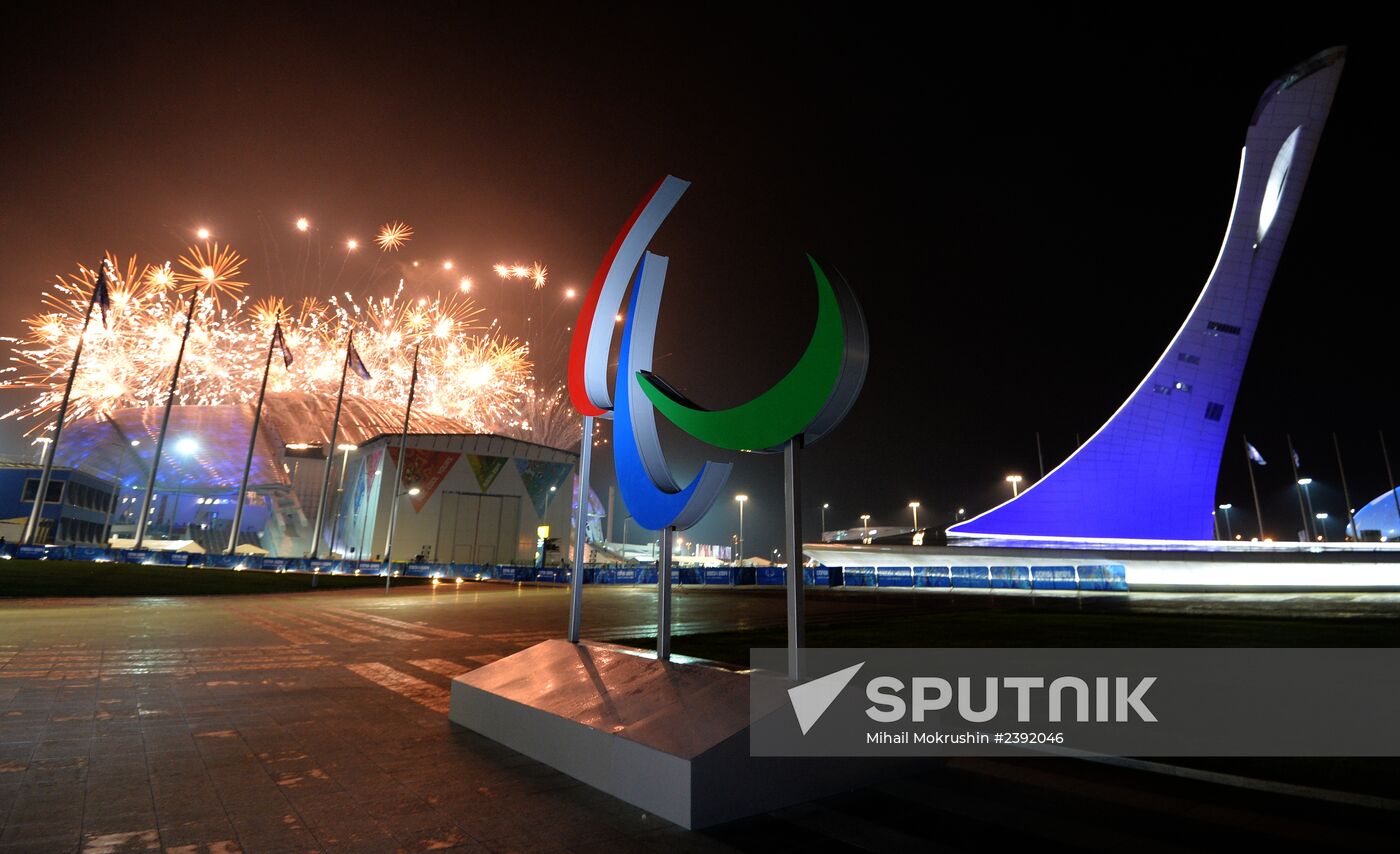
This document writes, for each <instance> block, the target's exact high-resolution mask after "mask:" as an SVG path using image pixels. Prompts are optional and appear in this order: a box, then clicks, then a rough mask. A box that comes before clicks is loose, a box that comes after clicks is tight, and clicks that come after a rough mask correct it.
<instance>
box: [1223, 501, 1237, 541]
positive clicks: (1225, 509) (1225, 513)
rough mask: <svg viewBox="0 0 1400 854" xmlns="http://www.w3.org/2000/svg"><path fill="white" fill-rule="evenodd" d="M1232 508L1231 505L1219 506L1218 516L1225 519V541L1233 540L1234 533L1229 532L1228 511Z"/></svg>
mask: <svg viewBox="0 0 1400 854" xmlns="http://www.w3.org/2000/svg"><path fill="white" fill-rule="evenodd" d="M1234 506H1235V505H1233V504H1222V505H1220V515H1222V516H1224V517H1225V539H1227V540H1233V539H1234V538H1235V532H1234V531H1232V530H1230V510H1231V509H1232V508H1233V507H1234Z"/></svg>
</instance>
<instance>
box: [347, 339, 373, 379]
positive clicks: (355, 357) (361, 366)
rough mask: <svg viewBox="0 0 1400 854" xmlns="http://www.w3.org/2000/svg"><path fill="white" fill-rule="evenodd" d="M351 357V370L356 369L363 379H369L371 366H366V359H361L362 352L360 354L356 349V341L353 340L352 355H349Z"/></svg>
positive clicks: (351, 345) (351, 344)
mask: <svg viewBox="0 0 1400 854" xmlns="http://www.w3.org/2000/svg"><path fill="white" fill-rule="evenodd" d="M349 359H350V370H352V371H354V372H355V373H357V374H359V375H360V379H362V380H367V379H369V368H366V367H365V361H364V359H361V358H360V354H359V353H358V352H356V351H355V343H354V342H353V341H352V342H351V343H350V356H349Z"/></svg>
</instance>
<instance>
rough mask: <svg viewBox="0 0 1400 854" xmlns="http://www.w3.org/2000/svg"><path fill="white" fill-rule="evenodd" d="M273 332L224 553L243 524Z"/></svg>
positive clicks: (232, 545)
mask: <svg viewBox="0 0 1400 854" xmlns="http://www.w3.org/2000/svg"><path fill="white" fill-rule="evenodd" d="M276 341H277V334H276V333H275V332H274V333H273V335H272V337H271V338H270V339H269V340H268V342H267V362H266V363H265V364H264V365H263V378H262V385H261V386H259V387H258V405H257V406H256V407H254V409H253V430H252V432H251V433H249V434H248V456H247V458H245V459H244V460H243V480H242V481H241V482H240V483H239V485H238V504H237V505H236V506H235V507H234V510H233V530H231V531H229V532H228V549H227V550H225V552H224V554H230V555H231V554H233V553H234V550H235V549H237V548H238V529H239V528H241V527H242V526H243V503H244V501H245V499H246V497H247V495H248V475H249V474H251V473H252V471H253V449H254V448H256V447H257V443H258V426H259V425H260V424H262V410H263V399H264V398H265V397H266V396H267V376H268V374H270V373H272V349H273V347H274V346H275V345H276Z"/></svg>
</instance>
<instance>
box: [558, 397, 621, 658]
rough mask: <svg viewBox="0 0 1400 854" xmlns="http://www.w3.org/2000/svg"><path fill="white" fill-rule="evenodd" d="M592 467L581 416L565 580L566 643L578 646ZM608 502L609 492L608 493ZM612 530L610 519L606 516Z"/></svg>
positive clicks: (589, 425)
mask: <svg viewBox="0 0 1400 854" xmlns="http://www.w3.org/2000/svg"><path fill="white" fill-rule="evenodd" d="M592 468H593V416H592V415H585V416H583V434H582V437H581V438H580V439H579V448H578V509H577V510H575V511H574V574H573V576H572V577H571V578H570V579H569V643H578V639H579V632H580V630H581V629H582V626H583V553H584V549H585V548H586V547H587V545H588V480H589V478H590V476H591V475H592ZM609 498H610V499H611V493H609ZM608 527H609V529H611V528H612V516H611V514H610V515H609V516H608Z"/></svg>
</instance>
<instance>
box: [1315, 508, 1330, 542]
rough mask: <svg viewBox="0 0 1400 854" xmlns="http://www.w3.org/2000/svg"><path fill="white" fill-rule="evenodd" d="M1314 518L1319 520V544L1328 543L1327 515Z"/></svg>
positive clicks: (1320, 514)
mask: <svg viewBox="0 0 1400 854" xmlns="http://www.w3.org/2000/svg"><path fill="white" fill-rule="evenodd" d="M1314 518H1315V519H1317V529H1318V531H1320V532H1321V533H1319V534H1318V535H1317V539H1318V542H1322V543H1325V542H1327V514H1326V513H1318V514H1317V515H1316V516H1315V517H1314Z"/></svg>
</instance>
